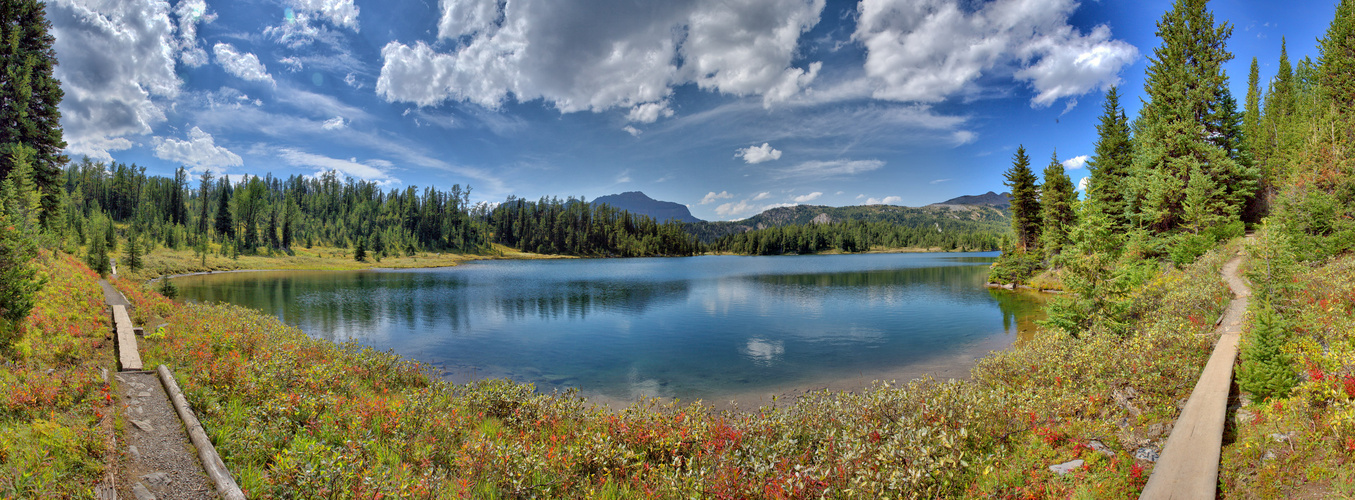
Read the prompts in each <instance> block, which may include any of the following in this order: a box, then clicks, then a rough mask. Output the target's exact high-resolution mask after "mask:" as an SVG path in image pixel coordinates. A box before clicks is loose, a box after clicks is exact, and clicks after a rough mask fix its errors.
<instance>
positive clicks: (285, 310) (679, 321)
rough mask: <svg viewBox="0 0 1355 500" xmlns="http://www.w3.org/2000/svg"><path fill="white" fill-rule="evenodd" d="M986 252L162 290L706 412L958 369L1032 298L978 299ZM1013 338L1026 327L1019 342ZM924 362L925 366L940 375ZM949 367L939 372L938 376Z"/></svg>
mask: <svg viewBox="0 0 1355 500" xmlns="http://www.w3.org/2000/svg"><path fill="white" fill-rule="evenodd" d="M995 257H996V253H962V254H956V253H944V254H869V255H830V256H777V257H736V256H702V257H690V258H656V259H577V260H574V259H571V260H530V261H525V260H518V261H478V262H472V263H468V264H464V265H461V266H458V267H455V268H439V269H418V270H396V271H277V272H249V273H220V274H213V275H204V276H186V277H181V278H175V284H176V285H178V287H179V291H180V294H181V296H182V297H183V298H185V299H188V300H197V301H223V302H229V303H234V304H238V305H242V306H246V307H252V308H255V309H259V310H262V311H264V312H268V313H271V314H275V315H277V316H278V317H279V318H281V319H282V320H283V321H285V322H287V323H289V324H292V325H296V326H299V327H301V328H302V329H303V330H305V331H306V332H307V333H309V334H310V335H313V336H317V337H322V338H326V339H330V340H334V341H349V340H351V341H356V342H359V343H361V344H364V345H368V346H371V347H374V348H377V349H380V350H394V351H395V352H396V353H399V354H402V355H405V356H408V357H410V358H413V359H417V360H420V361H424V362H427V363H430V364H433V365H434V366H437V367H440V368H442V369H443V370H444V374H445V376H446V377H447V378H450V379H453V380H457V381H465V380H470V379H479V378H489V377H508V378H511V379H513V380H516V381H519V382H530V383H534V384H536V386H537V388H538V389H540V390H543V391H550V390H554V389H565V388H571V387H572V388H578V389H580V391H581V392H583V393H585V394H594V395H599V396H601V397H604V398H612V399H616V400H630V399H634V398H635V397H639V396H659V397H667V398H673V397H676V398H681V399H683V400H692V399H705V400H708V401H710V400H719V399H721V398H726V397H729V396H731V395H738V394H749V393H757V392H759V391H769V390H776V389H777V388H785V387H795V386H813V385H825V386H831V385H832V384H824V382H825V381H834V380H844V379H855V378H861V377H868V376H870V375H871V374H891V373H909V369H910V368H913V367H929V366H936V365H938V363H940V364H942V365H945V364H946V363H948V361H945V360H951V359H964V360H971V361H972V359H973V358H974V357H975V356H977V355H981V354H982V353H984V352H987V351H988V350H990V349H995V348H1002V347H1005V346H1007V345H1010V344H1011V343H1012V342H1013V341H1015V340H1016V339H1017V337H1018V330H1024V331H1025V333H1022V334H1021V335H1026V334H1028V332H1029V330H1030V328H1029V320H1030V318H1032V317H1034V316H1035V315H1036V314H1038V310H1039V302H1040V299H1039V298H1038V297H1032V296H1031V295H1029V294H1021V293H1013V292H1007V291H994V290H988V289H986V288H985V287H984V286H983V280H984V276H985V274H986V270H987V267H988V264H989V263H990V262H992V260H993V259H994V258H995ZM1023 326H1024V328H1023ZM939 360H940V361H939ZM952 364H953V363H952Z"/></svg>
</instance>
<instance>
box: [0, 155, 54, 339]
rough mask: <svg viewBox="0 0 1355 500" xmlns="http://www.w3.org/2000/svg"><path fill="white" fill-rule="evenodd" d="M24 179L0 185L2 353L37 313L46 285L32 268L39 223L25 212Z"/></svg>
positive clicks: (12, 175) (35, 253)
mask: <svg viewBox="0 0 1355 500" xmlns="http://www.w3.org/2000/svg"><path fill="white" fill-rule="evenodd" d="M14 172H15V173H19V174H26V172H23V171H20V170H15V171H14ZM21 176H23V175H14V173H12V174H11V175H10V176H8V177H6V178H5V179H4V180H3V181H0V349H8V348H9V347H10V344H11V343H12V342H13V340H14V338H15V336H16V335H17V334H18V330H17V323H18V322H19V321H21V320H22V319H23V318H24V317H25V316H28V312H29V311H31V310H32V309H33V304H34V297H35V296H36V295H37V292H38V290H41V289H42V286H43V284H44V280H43V279H42V278H41V277H39V275H38V273H37V270H36V269H34V267H33V265H32V261H33V258H34V257H35V256H36V255H37V245H36V244H35V242H34V234H35V227H34V226H35V224H36V221H34V220H33V219H32V218H31V217H29V216H28V215H27V214H28V213H30V212H28V211H26V210H25V209H24V208H23V205H24V204H25V203H26V202H25V201H24V200H23V198H25V193H23V192H20V191H19V190H18V189H17V188H16V187H15V182H14V180H15V177H21Z"/></svg>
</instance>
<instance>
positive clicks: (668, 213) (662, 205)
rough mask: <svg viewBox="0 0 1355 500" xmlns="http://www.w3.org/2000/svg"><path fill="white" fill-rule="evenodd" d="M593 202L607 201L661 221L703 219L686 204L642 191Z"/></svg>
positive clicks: (608, 203)
mask: <svg viewBox="0 0 1355 500" xmlns="http://www.w3.org/2000/svg"><path fill="white" fill-rule="evenodd" d="M591 203H592V204H593V205H599V204H603V203H605V204H607V205H610V206H612V207H613V208H619V209H621V210H625V211H627V212H630V213H633V214H640V215H648V216H650V217H652V218H653V219H654V220H656V221H659V222H665V221H668V220H676V221H678V222H701V219H698V218H696V217H693V216H692V212H691V211H690V210H687V206H686V205H683V204H681V203H673V202H671V201H659V200H656V199H653V198H650V197H649V195H646V194H644V193H643V192H640V191H626V192H624V193H621V194H610V195H607V196H600V197H597V198H594V199H593V201H592V202H591Z"/></svg>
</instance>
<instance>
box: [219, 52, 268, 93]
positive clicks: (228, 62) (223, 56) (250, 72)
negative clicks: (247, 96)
mask: <svg viewBox="0 0 1355 500" xmlns="http://www.w3.org/2000/svg"><path fill="white" fill-rule="evenodd" d="M212 52H215V53H216V62H217V64H220V65H221V67H222V68H223V69H225V70H226V72H227V73H230V74H232V75H235V76H236V77H239V78H240V79H243V80H248V81H251V82H268V83H270V84H273V83H274V82H273V76H272V75H269V74H268V69H267V68H264V66H263V63H261V62H259V56H256V55H254V54H251V53H249V52H240V51H237V50H235V46H233V45H231V44H229V43H217V44H216V45H214V46H213V47H212Z"/></svg>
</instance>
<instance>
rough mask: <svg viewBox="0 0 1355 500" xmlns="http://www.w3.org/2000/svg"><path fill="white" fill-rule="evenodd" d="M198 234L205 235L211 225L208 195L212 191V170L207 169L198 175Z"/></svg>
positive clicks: (210, 206)
mask: <svg viewBox="0 0 1355 500" xmlns="http://www.w3.org/2000/svg"><path fill="white" fill-rule="evenodd" d="M198 180H199V181H198V235H199V236H200V237H206V236H207V231H208V228H209V227H211V226H210V224H211V220H210V219H211V217H210V215H211V208H212V204H211V203H210V202H209V200H210V198H209V195H210V194H211V192H212V171H211V170H207V171H204V172H203V173H202V175H201V176H199V177H198Z"/></svg>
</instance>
